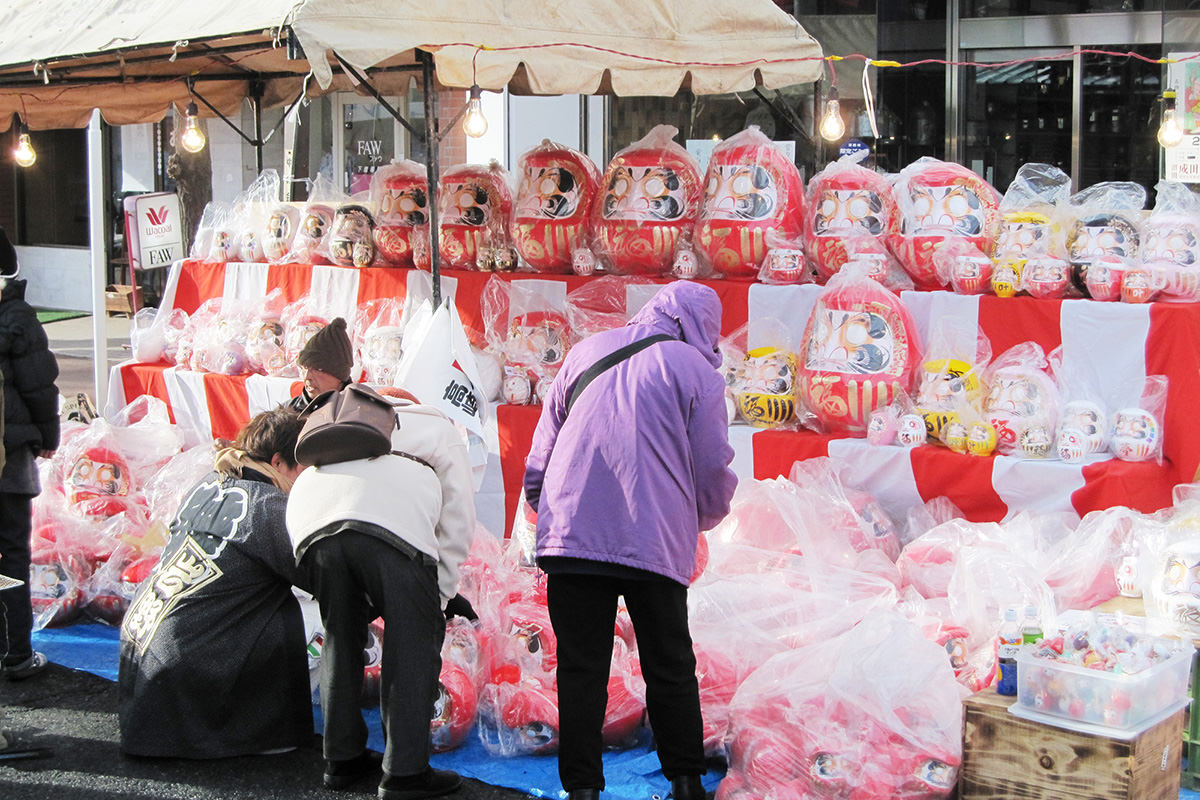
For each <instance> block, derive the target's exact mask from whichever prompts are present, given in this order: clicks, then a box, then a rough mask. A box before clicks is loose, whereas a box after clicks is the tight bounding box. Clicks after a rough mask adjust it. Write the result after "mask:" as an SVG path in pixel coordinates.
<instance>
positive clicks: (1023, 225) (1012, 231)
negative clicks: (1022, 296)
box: [992, 163, 1071, 260]
mask: <svg viewBox="0 0 1200 800" xmlns="http://www.w3.org/2000/svg"><path fill="white" fill-rule="evenodd" d="M1070 194H1071V176H1070V175H1067V174H1066V173H1065V172H1063V171H1062V170H1061V169H1059V168H1058V167H1055V166H1053V165H1051V164H1038V163H1027V164H1022V165H1021V167H1020V168H1019V169H1018V170H1017V174H1016V177H1014V178H1013V181H1012V183H1010V184H1009V186H1008V190H1007V191H1005V193H1004V197H1003V199H1001V201H1000V212H1001V221H1000V230H999V232H998V233H997V235H996V244H995V247H994V249H993V251H992V255H994V256H995V258H996V259H997V260H1027V259H1030V258H1034V257H1036V256H1053V257H1056V258H1066V242H1065V239H1064V237H1065V232H1064V230H1063V212H1062V209H1063V207H1064V206H1065V205H1066V203H1067V200H1068V199H1069V197H1070Z"/></svg>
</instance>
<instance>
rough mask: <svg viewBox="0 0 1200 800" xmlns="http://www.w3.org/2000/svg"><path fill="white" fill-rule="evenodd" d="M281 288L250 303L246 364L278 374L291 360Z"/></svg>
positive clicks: (247, 321)
mask: <svg viewBox="0 0 1200 800" xmlns="http://www.w3.org/2000/svg"><path fill="white" fill-rule="evenodd" d="M284 308H285V302H284V297H283V291H282V290H281V289H278V288H276V289H272V290H271V291H270V292H268V293H267V295H266V296H265V297H262V298H259V299H257V300H256V301H255V302H254V303H253V305H252V306H251V307H250V310H249V313H248V316H247V319H246V342H245V353H246V368H247V369H248V370H250V371H251V372H258V373H262V374H266V375H277V374H279V373H280V372H282V371H283V370H284V369H285V368H286V367H287V363H286V361H285V358H284V352H283V311H284Z"/></svg>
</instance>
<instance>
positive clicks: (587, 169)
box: [512, 139, 600, 273]
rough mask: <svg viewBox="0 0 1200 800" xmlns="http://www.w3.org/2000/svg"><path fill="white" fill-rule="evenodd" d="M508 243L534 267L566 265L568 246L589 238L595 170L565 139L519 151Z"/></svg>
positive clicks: (559, 268) (565, 268)
mask: <svg viewBox="0 0 1200 800" xmlns="http://www.w3.org/2000/svg"><path fill="white" fill-rule="evenodd" d="M518 169H519V171H520V176H521V177H520V180H521V183H520V186H519V187H518V188H517V199H516V211H515V212H514V219H513V226H512V238H513V245H514V246H516V248H517V252H518V253H520V254H521V258H523V259H525V263H526V264H528V265H529V266H530V267H532V268H533V269H534V270H536V271H538V272H557V273H567V272H570V271H571V252H572V250H574V249H575V248H578V247H583V246H586V245H587V243H588V240H589V235H588V234H589V225H590V221H591V212H592V203H593V202H594V201H595V199H596V195H597V193H598V192H599V190H600V170H599V169H597V168H596V165H595V164H593V163H592V160H591V159H590V158H588V157H587V156H585V155H584V154H583V153H580V152H579V151H578V150H574V149H572V148H570V147H567V146H565V145H560V144H555V143H553V142H550V141H548V140H545V139H543V140H542V143H541V144H540V145H538V146H537V147H535V148H533V149H532V150H530V151H529V152H528V153H526V154H525V155H523V156H521V160H520V166H519V167H518Z"/></svg>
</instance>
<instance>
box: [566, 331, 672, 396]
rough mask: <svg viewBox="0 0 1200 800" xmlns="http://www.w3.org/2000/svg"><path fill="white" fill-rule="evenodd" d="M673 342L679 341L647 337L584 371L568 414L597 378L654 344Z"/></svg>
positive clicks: (665, 336)
mask: <svg viewBox="0 0 1200 800" xmlns="http://www.w3.org/2000/svg"><path fill="white" fill-rule="evenodd" d="M671 340H675V341H678V340H676V339H675V337H674V336H671V335H670V334H666V333H656V334H654V335H653V336H647V337H646V338H645V339H638V340H637V341H636V342H630V343H629V344H627V345H625V346H624V347H621V348H618V349H616V350H614V351H612V352H611V353H609V354H608V355H606V356H605V357H604V358H602V359H600V360H599V361H597V362H596V363H595V364H592V365H591V366H590V367H588V368H587V370H585V371H584V373H583V374H582V375H580V376H579V380H577V381H575V388H574V389H572V390H571V396H570V398H568V399H567V413H568V414H570V413H571V407H572V406H574V405H575V401H576V400H578V399H579V395H580V393H581V392H583V390H584V389H586V388H587V385H588V384H589V383H591V382H592V381H594V380H596V378H597V377H598V376H599V375H600V374H601V373H602V372H605V371H606V370H609V369H611V368H613V367H615V366H616V365H617V364H620V363H621V362H622V361H624V360H625V359H627V358H629V357H630V356H632V355H633V354H635V353H640V352H641V351H643V350H645V349H646V348H647V347H649V346H650V345H652V344H657V343H659V342H667V341H671Z"/></svg>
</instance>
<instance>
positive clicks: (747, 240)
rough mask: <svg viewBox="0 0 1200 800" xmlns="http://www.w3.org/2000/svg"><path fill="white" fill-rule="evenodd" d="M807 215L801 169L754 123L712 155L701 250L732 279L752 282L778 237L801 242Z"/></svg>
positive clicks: (699, 228)
mask: <svg viewBox="0 0 1200 800" xmlns="http://www.w3.org/2000/svg"><path fill="white" fill-rule="evenodd" d="M803 214H804V182H803V180H802V179H801V178H800V171H799V170H798V169H796V165H795V164H793V163H792V162H791V161H790V160H788V158H787V157H786V156H784V155H783V153H782V152H780V150H779V149H778V148H777V147H775V145H774V144H773V143H772V142H771V140H770V139H768V138H767V137H766V136H765V135H764V134H763V133H762V132H761V131H759V129H758V128H757V127H754V126H752V127H750V128H747V129H746V130H744V131H742V132H741V133H739V134H737V135H735V136H731V137H730V138H728V139H726V140H725V141H724V142H722V143H721V144H719V145H717V147H716V148H715V149H714V150H713V153H712V158H710V159H709V162H708V174H707V176H706V177H705V179H704V206H703V208H702V209H701V210H700V218H699V219H698V220H697V221H696V244H697V247H696V250H697V253H698V254H699V256H700V257H701V259H703V260H704V261H705V262H707V263H708V264H711V265H712V268H713V269H714V270H716V271H717V272H719V273H721V274H722V275H724V276H725V277H726V278H735V279H743V280H751V279H753V278H755V277H757V275H758V270H759V267H760V266H762V262H763V258H764V257H765V256H766V254H767V250H768V249H770V247H771V244H772V242H773V241H780V242H784V243H787V242H796V243H798V242H799V241H800V234H801V225H802V222H803Z"/></svg>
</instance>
